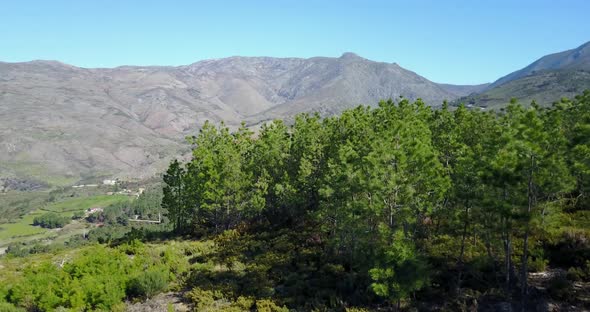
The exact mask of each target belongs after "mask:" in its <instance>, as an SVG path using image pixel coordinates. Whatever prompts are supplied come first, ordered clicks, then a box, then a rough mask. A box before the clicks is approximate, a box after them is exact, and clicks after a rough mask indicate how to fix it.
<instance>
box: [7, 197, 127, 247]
mask: <svg viewBox="0 0 590 312" xmlns="http://www.w3.org/2000/svg"><path fill="white" fill-rule="evenodd" d="M129 200H130V199H129V197H128V196H123V195H94V196H89V197H75V198H66V199H63V200H61V201H58V202H55V203H47V204H45V205H44V206H40V207H39V208H36V209H35V208H33V209H34V210H33V211H32V212H30V213H28V214H26V215H24V216H23V217H21V218H18V219H16V220H15V221H13V222H11V223H4V224H0V246H4V245H7V244H9V243H12V242H17V241H28V240H36V239H57V238H62V239H63V237H62V236H71V235H73V234H75V233H78V232H81V231H84V229H85V228H86V226H85V225H84V224H81V223H79V222H72V223H71V224H69V225H67V226H66V227H64V228H63V229H59V230H57V229H56V230H48V229H44V228H41V227H38V226H33V225H32V224H33V219H34V218H35V217H37V216H40V215H42V214H44V213H47V212H55V213H58V214H61V215H64V216H67V217H71V216H72V215H73V214H74V213H75V212H77V211H84V210H86V209H88V208H92V207H106V206H109V205H111V204H114V203H118V202H125V201H129Z"/></svg>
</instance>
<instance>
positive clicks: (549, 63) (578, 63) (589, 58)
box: [488, 41, 590, 89]
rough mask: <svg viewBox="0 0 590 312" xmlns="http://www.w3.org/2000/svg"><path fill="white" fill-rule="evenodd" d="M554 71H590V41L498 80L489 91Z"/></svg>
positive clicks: (544, 57)
mask: <svg viewBox="0 0 590 312" xmlns="http://www.w3.org/2000/svg"><path fill="white" fill-rule="evenodd" d="M553 70H585V71H590V41H589V42H586V43H585V44H583V45H581V46H579V47H577V48H575V49H571V50H567V51H563V52H559V53H553V54H549V55H546V56H543V57H542V58H540V59H538V60H536V61H535V62H533V63H532V64H530V65H528V66H527V67H525V68H523V69H521V70H517V71H515V72H513V73H510V74H508V75H506V76H504V77H502V78H500V79H498V80H496V81H495V82H494V83H492V84H491V85H490V86H489V87H488V89H492V88H495V87H498V86H501V85H503V84H505V83H508V82H510V81H514V80H517V79H520V78H524V77H527V76H531V75H535V74H537V73H538V72H544V71H553Z"/></svg>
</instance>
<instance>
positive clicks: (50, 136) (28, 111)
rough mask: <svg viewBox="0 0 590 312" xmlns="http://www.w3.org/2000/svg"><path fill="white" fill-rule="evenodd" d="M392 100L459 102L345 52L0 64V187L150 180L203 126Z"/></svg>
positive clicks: (393, 67) (397, 70)
mask: <svg viewBox="0 0 590 312" xmlns="http://www.w3.org/2000/svg"><path fill="white" fill-rule="evenodd" d="M401 95H403V96H405V97H407V98H410V99H416V98H418V97H420V98H423V99H424V100H425V101H426V102H427V103H428V104H429V105H439V104H440V103H442V101H443V100H445V99H449V100H451V99H454V98H456V97H457V96H456V95H455V94H454V93H453V92H449V91H447V90H445V89H444V88H441V87H440V86H439V85H437V84H435V83H433V82H431V81H428V80H427V79H425V78H423V77H421V76H419V75H417V74H415V73H413V72H411V71H408V70H405V69H403V68H401V67H400V66H398V65H397V64H388V63H378V62H373V61H369V60H367V59H364V58H361V57H359V56H357V55H355V54H353V53H345V54H344V55H342V56H341V57H339V58H328V57H315V58H310V59H300V58H270V57H231V58H225V59H215V60H206V61H200V62H197V63H194V64H190V65H186V66H179V67H166V66H164V67H155V66H150V67H134V66H123V67H117V68H111V69H109V68H100V69H88V68H79V67H75V66H71V65H67V64H63V63H59V62H55V61H33V62H26V63H0V142H1V143H0V150H1V151H2V152H0V177H3V178H5V179H6V178H10V179H14V178H16V179H24V180H39V181H41V182H46V183H49V184H53V185H66V184H71V183H74V182H75V181H77V180H79V179H85V178H86V179H88V178H92V177H100V176H111V175H116V176H119V177H123V178H143V177H149V176H152V175H154V174H156V173H157V172H160V171H161V169H162V168H163V167H164V166H165V165H166V164H168V162H169V160H170V159H171V158H172V157H176V155H180V154H183V153H184V152H186V151H187V150H188V147H187V146H186V145H185V144H184V143H183V142H184V137H185V136H186V135H188V134H194V133H196V131H197V130H198V129H199V128H200V126H201V125H202V124H203V123H204V121H205V120H211V121H213V122H216V123H217V122H220V121H224V122H225V123H226V124H228V125H229V126H230V127H236V126H237V125H239V123H240V122H241V121H247V122H248V123H249V124H250V125H255V124H257V123H259V122H261V121H264V120H267V119H271V118H287V119H288V117H290V116H293V115H294V114H296V113H299V112H312V111H313V112H320V113H321V114H322V115H331V114H335V113H339V112H341V111H342V110H344V109H346V108H350V107H354V106H357V105H359V104H376V103H377V102H378V101H379V100H380V99H386V98H397V97H399V96H401ZM1 188H2V186H0V189H1Z"/></svg>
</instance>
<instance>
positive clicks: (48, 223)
mask: <svg viewBox="0 0 590 312" xmlns="http://www.w3.org/2000/svg"><path fill="white" fill-rule="evenodd" d="M69 221H70V220H69V219H68V218H66V217H62V216H60V215H58V214H57V213H55V212H48V213H46V214H43V215H41V216H39V217H35V219H33V225H38V226H40V227H42V228H48V229H55V228H60V227H63V226H65V225H66V224H68V222H69Z"/></svg>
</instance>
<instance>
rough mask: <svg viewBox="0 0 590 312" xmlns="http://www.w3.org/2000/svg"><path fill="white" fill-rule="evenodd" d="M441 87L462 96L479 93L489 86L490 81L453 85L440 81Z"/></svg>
mask: <svg viewBox="0 0 590 312" xmlns="http://www.w3.org/2000/svg"><path fill="white" fill-rule="evenodd" d="M438 85H439V86H440V87H441V88H443V89H444V90H446V91H447V92H450V93H452V94H454V95H455V96H457V97H460V96H467V95H470V94H472V93H479V92H482V91H484V90H486V89H487V88H488V87H489V85H490V84H489V83H483V84H478V85H452V84H446V83H439V84H438Z"/></svg>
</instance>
